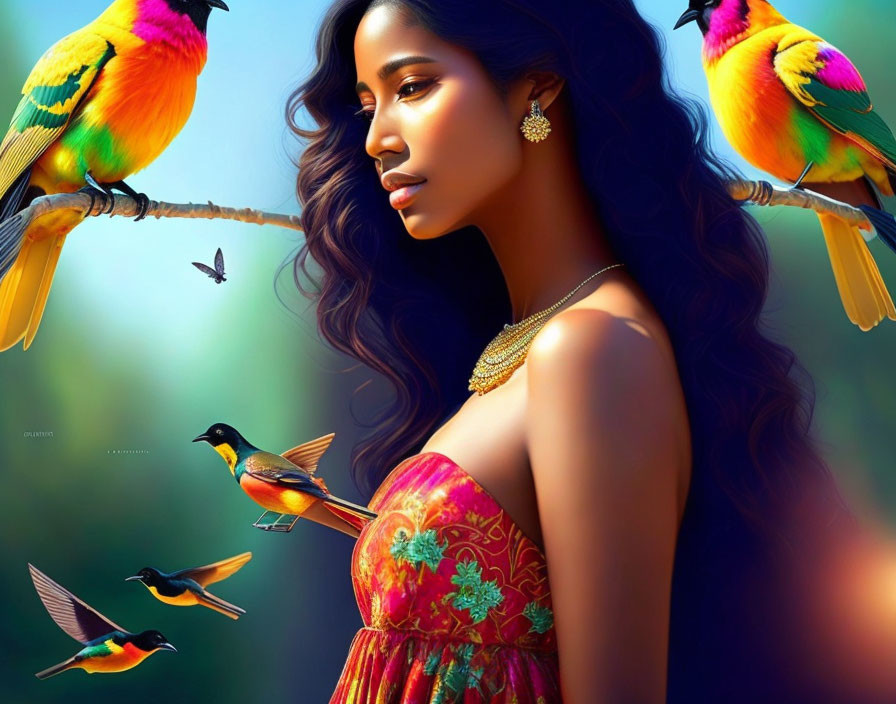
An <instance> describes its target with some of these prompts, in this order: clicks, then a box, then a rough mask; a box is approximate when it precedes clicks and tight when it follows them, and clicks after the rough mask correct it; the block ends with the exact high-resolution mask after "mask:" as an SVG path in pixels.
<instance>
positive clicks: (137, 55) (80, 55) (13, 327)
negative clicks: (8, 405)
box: [0, 0, 227, 351]
mask: <svg viewBox="0 0 896 704" xmlns="http://www.w3.org/2000/svg"><path fill="white" fill-rule="evenodd" d="M212 8H220V9H222V10H227V5H225V4H224V2H222V0H115V2H113V3H112V4H111V5H110V6H109V7H108V8H107V9H106V10H105V11H104V12H103V13H102V14H101V15H100V16H99V17H98V18H97V19H96V20H94V21H93V22H91V23H90V24H88V25H86V26H85V27H83V28H82V29H79V30H78V31H76V32H74V33H72V34H69V35H68V36H67V37H65V38H63V39H61V40H60V41H59V42H57V43H56V44H54V45H53V46H52V47H51V48H50V49H49V50H48V51H47V52H46V53H45V54H44V55H43V56H42V57H41V58H40V60H38V62H37V65H36V66H35V67H34V69H33V70H32V71H31V74H30V75H29V76H28V78H27V80H26V81H25V86H24V88H23V89H22V96H23V97H22V100H21V102H20V103H19V106H18V108H17V109H16V111H15V113H14V114H13V117H12V121H11V122H10V126H9V131H8V132H7V133H6V136H5V137H4V138H3V141H2V142H0V351H3V350H7V349H9V348H10V347H12V346H14V345H16V344H17V343H18V342H19V341H20V340H22V339H23V338H24V349H28V347H29V346H30V345H31V342H32V340H33V339H34V336H35V334H36V333H37V328H38V326H39V325H40V320H41V317H42V315H43V312H44V307H45V305H46V302H47V296H48V295H49V292H50V286H51V284H52V282H53V275H54V273H55V271H56V264H57V262H58V260H59V254H60V251H61V249H62V245H63V243H64V242H65V238H66V235H68V233H69V232H71V230H72V229H73V228H74V227H75V226H76V225H78V223H80V222H81V221H82V220H83V219H84V215H83V213H79V212H75V211H70V210H69V211H61V212H56V213H49V214H47V215H45V216H43V217H40V218H37V219H35V220H33V221H31V220H29V218H28V217H26V216H25V213H24V212H22V211H23V210H24V208H25V207H26V206H27V205H29V204H30V203H31V201H32V200H34V198H36V197H38V196H41V195H46V194H54V193H73V192H75V191H78V190H86V191H87V192H88V193H89V194H90V195H91V200H92V204H93V203H94V202H95V200H96V198H99V199H100V200H101V201H102V202H103V203H106V202H108V204H109V211H111V209H112V207H114V196H113V195H112V189H113V188H114V189H116V190H118V191H120V192H122V193H125V194H126V195H129V196H132V197H134V198H136V199H137V200H138V202H139V203H140V210H141V212H140V215H139V216H138V219H140V218H142V217H143V216H144V215H145V213H146V209H147V207H148V205H149V199H148V198H147V197H146V195H145V194H140V193H137V192H136V191H134V189H133V188H131V187H130V186H129V185H128V184H127V183H125V179H126V178H128V177H130V176H131V175H132V174H134V173H135V172H137V171H140V170H141V169H143V168H145V167H146V166H148V165H149V164H150V163H151V162H152V161H154V160H155V159H156V157H158V156H159V155H160V154H161V153H162V152H163V151H164V150H165V148H166V147H167V146H168V145H169V144H170V143H171V141H172V140H173V139H174V137H175V136H176V135H177V134H178V133H179V132H180V130H181V128H183V126H184V124H185V123H186V122H187V119H188V118H189V116H190V113H191V112H192V110H193V102H194V99H195V96H196V83H197V78H198V76H199V74H200V73H201V71H202V69H203V67H204V66H205V62H206V56H207V49H208V44H207V42H206V27H207V23H208V18H209V15H210V13H211V10H212ZM91 209H92V208H91Z"/></svg>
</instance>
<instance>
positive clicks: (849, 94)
mask: <svg viewBox="0 0 896 704" xmlns="http://www.w3.org/2000/svg"><path fill="white" fill-rule="evenodd" d="M693 21H696V22H697V24H698V25H699V27H700V30H701V31H702V32H703V67H704V69H705V71H706V76H707V79H708V82H709V93H710V98H711V101H712V105H713V108H714V110H715V113H716V116H717V118H718V120H719V123H720V125H721V127H722V131H723V132H724V134H725V136H726V137H727V138H728V140H729V141H730V142H731V144H732V146H733V147H734V148H735V149H736V150H737V151H738V152H739V153H740V154H741V155H742V156H743V157H744V158H745V159H746V160H747V161H749V162H750V163H751V164H753V165H754V166H756V167H758V168H760V169H762V170H763V171H767V172H768V173H770V174H772V175H773V176H775V177H776V178H779V179H782V180H785V181H790V182H792V183H794V184H796V185H797V186H800V187H806V188H810V189H811V190H813V191H817V192H819V193H822V194H824V195H827V196H829V197H832V198H835V199H837V200H840V201H844V202H848V203H850V204H852V205H854V206H857V207H860V208H861V209H862V210H863V211H864V213H865V214H866V216H867V217H868V219H869V221H871V222H872V223H873V225H874V228H875V230H876V231H877V234H878V235H879V236H880V238H881V239H882V240H884V242H885V243H886V244H887V245H888V246H890V247H891V248H892V249H894V251H896V219H894V218H893V217H892V216H891V215H889V214H888V213H886V212H884V211H883V210H882V208H883V206H882V202H881V197H880V194H883V195H885V196H892V195H893V189H894V188H896V138H894V137H893V133H892V132H891V131H890V129H889V128H888V127H887V125H886V124H885V123H884V121H883V120H882V119H881V118H880V117H879V116H878V115H877V114H876V113H875V112H874V111H873V110H872V104H871V99H870V98H869V96H868V92H867V89H866V86H865V82H864V80H863V79H862V77H861V75H859V72H858V70H857V69H856V67H855V66H854V65H853V64H852V63H851V62H850V60H849V59H848V58H847V57H846V55H844V54H843V53H842V52H841V51H839V50H837V49H836V48H835V47H833V46H831V45H830V44H828V43H827V42H825V41H824V40H823V39H822V38H821V37H819V36H818V35H816V34H814V33H813V32H810V31H809V30H807V29H804V28H802V27H799V26H797V25H795V24H791V23H790V22H788V21H787V19H785V18H784V16H783V15H781V14H780V13H779V12H778V11H777V10H776V9H775V8H774V7H772V5H771V4H770V3H768V2H767V1H766V0H708V1H705V0H691V2H690V7H689V8H688V10H687V11H686V12H685V13H684V14H682V16H681V17H680V18H679V20H678V23H677V24H676V25H675V28H676V29H678V28H679V27H681V26H683V25H685V24H687V23H689V22H693ZM818 217H819V220H820V221H821V227H822V231H823V232H824V237H825V243H826V245H827V249H828V254H829V256H830V259H831V266H832V269H833V271H834V278H835V280H836V282H837V289H838V291H839V293H840V298H841V300H842V301H843V307H844V309H845V310H846V313H847V315H848V317H849V319H850V320H851V321H852V322H853V323H855V324H856V325H857V326H859V328H860V329H861V330H863V331H867V330H870V329H871V328H872V327H874V326H875V325H877V324H878V323H879V322H880V321H881V320H883V319H884V317H887V318H889V319H891V320H896V308H894V306H893V300H892V298H891V297H890V294H889V292H888V291H887V288H886V285H885V284H884V281H883V279H882V278H881V275H880V271H879V270H878V268H877V264H876V263H875V261H874V259H873V258H872V256H871V252H870V251H869V249H868V245H867V243H866V241H865V239H866V238H865V237H864V236H863V235H862V232H861V231H860V229H859V228H858V227H855V226H850V225H849V224H848V223H846V222H845V221H844V220H842V219H841V218H838V217H835V216H833V215H827V214H819V216H818ZM872 238H873V234H872V235H870V236H869V237H868V238H867V239H872Z"/></svg>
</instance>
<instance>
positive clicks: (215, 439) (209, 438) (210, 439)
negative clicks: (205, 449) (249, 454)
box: [193, 423, 251, 450]
mask: <svg viewBox="0 0 896 704" xmlns="http://www.w3.org/2000/svg"><path fill="white" fill-rule="evenodd" d="M203 440H205V442H207V443H208V444H209V445H211V446H212V447H215V448H217V447H219V446H221V445H230V446H231V447H232V448H233V449H234V450H238V449H239V448H240V447H251V445H250V444H249V443H248V442H247V441H246V438H244V437H243V436H242V435H240V433H239V431H238V430H237V429H236V428H234V427H233V426H232V425H227V423H215V424H214V425H213V426H211V427H210V428H209V429H208V430H206V431H205V432H204V433H202V435H197V436H196V437H195V438H193V442H201V441H203Z"/></svg>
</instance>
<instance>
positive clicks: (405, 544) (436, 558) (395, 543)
mask: <svg viewBox="0 0 896 704" xmlns="http://www.w3.org/2000/svg"><path fill="white" fill-rule="evenodd" d="M446 547H448V543H447V542H444V543H442V544H441V545H439V543H438V538H437V536H436V532H435V530H433V529H432V528H430V529H429V530H425V531H423V532H422V533H414V535H413V536H411V537H410V538H409V537H408V534H407V533H405V532H404V530H399V531H398V532H396V533H395V537H394V538H393V539H392V547H391V548H390V550H389V552H391V553H392V557H394V558H395V560H396V561H397V562H400V561H402V560H404V561H405V562H410V563H411V564H412V565H413V566H414V567H415V568H417V569H419V568H420V565H422V564H425V565H427V566H428V567H429V569H430V570H432V571H433V572H435V571H436V569H437V568H438V566H439V562H441V561H442V557H443V555H444V552H445V548H446Z"/></svg>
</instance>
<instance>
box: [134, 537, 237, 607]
mask: <svg viewBox="0 0 896 704" xmlns="http://www.w3.org/2000/svg"><path fill="white" fill-rule="evenodd" d="M251 559H252V553H251V552H244V553H242V554H241V555H237V556H236V557H231V558H228V559H226V560H221V561H220V562H215V563H212V564H211V565H205V566H204V567H192V568H190V569H185V570H179V571H177V572H171V573H167V572H162V571H160V570H157V569H156V568H154V567H144V568H143V569H142V570H140V571H139V572H138V573H137V574H136V575H134V576H133V577H128V578H127V579H126V580H125V581H126V582H143V584H144V585H146V588H147V589H149V591H150V592H151V593H152V595H153V596H154V597H155V598H156V599H158V600H159V601H161V602H164V603H166V604H172V605H174V606H195V605H196V604H201V605H202V606H207V607H208V608H210V609H214V610H215V611H217V612H219V613H222V614H224V615H225V616H229V617H230V618H232V619H234V620H235V619H238V618H239V617H240V615H241V614H244V613H246V611H245V609H241V608H240V607H239V606H234V605H233V604H230V603H228V602H226V601H224V600H223V599H221V598H219V597H216V596H215V595H214V594H211V593H209V592H207V591H206V590H205V587H207V586H208V585H209V584H214V583H215V582H220V581H221V580H224V579H227V578H228V577H229V576H230V575H232V574H233V573H234V572H236V571H237V570H238V569H239V568H240V567H242V566H243V565H245V564H246V563H247V562H248V561H249V560H251Z"/></svg>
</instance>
